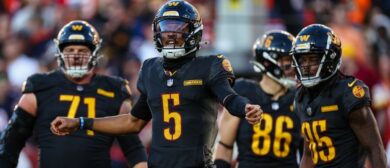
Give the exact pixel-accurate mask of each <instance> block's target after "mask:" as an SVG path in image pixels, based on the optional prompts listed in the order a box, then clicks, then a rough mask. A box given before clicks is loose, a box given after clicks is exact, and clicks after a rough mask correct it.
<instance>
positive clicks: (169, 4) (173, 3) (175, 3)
mask: <svg viewBox="0 0 390 168" xmlns="http://www.w3.org/2000/svg"><path fill="white" fill-rule="evenodd" d="M177 5H179V2H169V3H168V6H177Z"/></svg>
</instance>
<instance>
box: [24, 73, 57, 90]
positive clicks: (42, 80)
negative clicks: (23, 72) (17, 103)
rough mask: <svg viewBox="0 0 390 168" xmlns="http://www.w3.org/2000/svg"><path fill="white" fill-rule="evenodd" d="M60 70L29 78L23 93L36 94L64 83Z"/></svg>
mask: <svg viewBox="0 0 390 168" xmlns="http://www.w3.org/2000/svg"><path fill="white" fill-rule="evenodd" d="M60 73H61V72H60V71H59V70H56V71H51V72H47V73H37V74H33V75H31V76H29V77H28V78H27V80H26V81H25V82H24V83H23V86H22V93H36V92H39V91H42V90H46V89H48V88H51V87H53V86H55V85H57V84H59V83H62V80H63V78H61V74H60Z"/></svg>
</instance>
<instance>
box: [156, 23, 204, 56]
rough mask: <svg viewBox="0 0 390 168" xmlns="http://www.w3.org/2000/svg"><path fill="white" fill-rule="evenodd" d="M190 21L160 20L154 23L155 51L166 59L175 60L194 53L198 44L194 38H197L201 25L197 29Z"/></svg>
mask: <svg viewBox="0 0 390 168" xmlns="http://www.w3.org/2000/svg"><path fill="white" fill-rule="evenodd" d="M192 25H193V24H192V23H191V22H190V21H185V20H183V19H169V18H166V19H161V20H158V21H156V23H155V27H154V29H155V30H154V36H155V40H156V43H157V44H156V46H157V50H158V51H160V52H161V53H162V55H163V56H164V57H166V58H168V59H177V58H180V57H182V56H185V55H187V54H189V53H191V52H194V51H196V50H197V49H198V48H199V47H198V43H197V42H196V40H195V36H199V33H201V31H202V29H203V25H200V26H199V27H197V28H194V27H193V26H192Z"/></svg>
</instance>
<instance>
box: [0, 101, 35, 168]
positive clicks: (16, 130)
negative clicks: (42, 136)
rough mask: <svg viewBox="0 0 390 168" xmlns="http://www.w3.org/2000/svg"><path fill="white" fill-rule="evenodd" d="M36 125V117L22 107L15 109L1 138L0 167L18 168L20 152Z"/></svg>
mask: <svg viewBox="0 0 390 168" xmlns="http://www.w3.org/2000/svg"><path fill="white" fill-rule="evenodd" d="M34 123H35V117H33V116H32V115H30V114H29V113H27V112H26V111H25V110H23V109H22V108H20V107H17V108H16V109H15V112H14V114H13V115H12V117H11V119H10V122H9V123H8V126H7V128H6V129H5V130H4V131H3V132H2V133H1V136H0V167H2V168H3V167H4V168H8V167H16V165H17V163H18V158H19V154H20V151H21V150H22V148H23V147H24V145H25V143H26V141H27V139H28V138H29V137H30V136H31V134H32V131H33V127H34Z"/></svg>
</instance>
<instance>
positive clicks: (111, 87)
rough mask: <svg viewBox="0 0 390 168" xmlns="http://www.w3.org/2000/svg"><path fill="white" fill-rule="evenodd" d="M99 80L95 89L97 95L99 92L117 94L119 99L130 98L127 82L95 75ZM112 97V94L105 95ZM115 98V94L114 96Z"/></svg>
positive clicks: (114, 77)
mask: <svg viewBox="0 0 390 168" xmlns="http://www.w3.org/2000/svg"><path fill="white" fill-rule="evenodd" d="M96 76H97V77H98V78H99V81H101V82H99V83H101V84H100V85H98V86H97V87H98V88H97V89H98V93H99V90H100V93H110V92H112V91H113V92H114V93H116V94H118V96H119V97H120V98H124V99H126V98H130V97H131V90H130V88H129V82H128V81H127V80H125V79H123V78H121V77H117V76H106V75H96ZM100 87H102V88H100ZM107 95H112V94H107ZM113 97H115V94H114V96H113Z"/></svg>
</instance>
